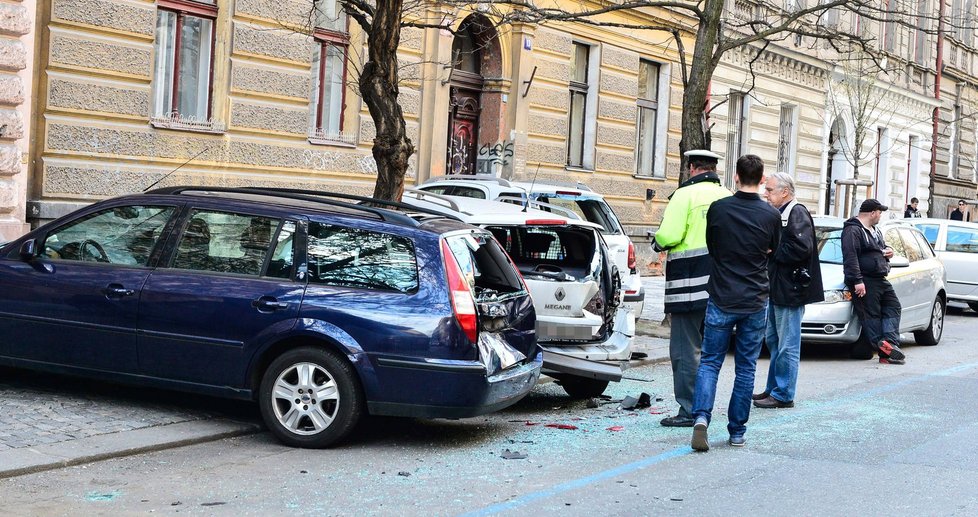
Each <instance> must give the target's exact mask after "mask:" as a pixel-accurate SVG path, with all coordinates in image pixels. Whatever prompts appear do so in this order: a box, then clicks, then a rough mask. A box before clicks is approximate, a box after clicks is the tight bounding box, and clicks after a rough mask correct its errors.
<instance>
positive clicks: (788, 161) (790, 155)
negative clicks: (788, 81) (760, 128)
mask: <svg viewBox="0 0 978 517" xmlns="http://www.w3.org/2000/svg"><path fill="white" fill-rule="evenodd" d="M796 112H797V107H796V106H794V105H793V104H782V105H781V126H780V127H781V129H780V131H779V133H778V172H788V173H790V172H792V170H793V169H794V143H795V124H796V121H795V113H796Z"/></svg>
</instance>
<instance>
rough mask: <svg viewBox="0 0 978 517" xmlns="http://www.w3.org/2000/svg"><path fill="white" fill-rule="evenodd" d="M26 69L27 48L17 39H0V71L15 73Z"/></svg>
mask: <svg viewBox="0 0 978 517" xmlns="http://www.w3.org/2000/svg"><path fill="white" fill-rule="evenodd" d="M26 67H27V48H26V47H24V42H23V41H20V40H17V39H8V38H0V70H9V71H17V70H23V69H24V68H26Z"/></svg>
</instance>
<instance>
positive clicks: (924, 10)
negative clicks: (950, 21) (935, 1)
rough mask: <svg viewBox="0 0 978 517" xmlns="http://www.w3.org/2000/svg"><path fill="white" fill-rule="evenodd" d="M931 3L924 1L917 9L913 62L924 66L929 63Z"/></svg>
mask: <svg viewBox="0 0 978 517" xmlns="http://www.w3.org/2000/svg"><path fill="white" fill-rule="evenodd" d="M929 3H930V2H928V1H926V0H924V1H922V2H920V4H919V6H918V7H917V29H916V30H915V31H914V43H913V62H914V63H917V64H918V65H923V64H924V63H926V62H927V50H928V45H927V27H928V26H929V23H928V21H927V20H928V18H929V15H930V6H929V5H928V4H929Z"/></svg>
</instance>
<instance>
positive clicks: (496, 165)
mask: <svg viewBox="0 0 978 517" xmlns="http://www.w3.org/2000/svg"><path fill="white" fill-rule="evenodd" d="M512 158H513V142H511V141H507V140H504V141H502V142H498V143H496V144H494V145H490V144H482V147H479V154H478V156H477V157H476V169H477V173H479V174H493V175H497V176H498V175H499V172H500V171H499V170H498V169H501V168H502V167H505V166H507V165H509V164H510V162H511V161H512Z"/></svg>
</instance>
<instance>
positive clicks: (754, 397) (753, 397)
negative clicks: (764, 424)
mask: <svg viewBox="0 0 978 517" xmlns="http://www.w3.org/2000/svg"><path fill="white" fill-rule="evenodd" d="M770 396H771V394H770V393H768V392H766V391H765V392H763V393H755V394H753V395H751V396H750V399H751V400H761V399H766V398H768V397H770Z"/></svg>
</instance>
